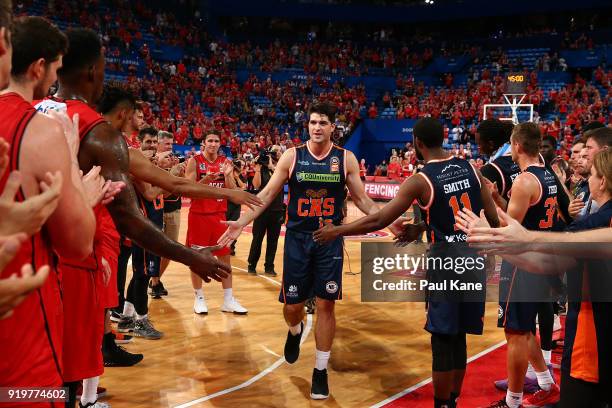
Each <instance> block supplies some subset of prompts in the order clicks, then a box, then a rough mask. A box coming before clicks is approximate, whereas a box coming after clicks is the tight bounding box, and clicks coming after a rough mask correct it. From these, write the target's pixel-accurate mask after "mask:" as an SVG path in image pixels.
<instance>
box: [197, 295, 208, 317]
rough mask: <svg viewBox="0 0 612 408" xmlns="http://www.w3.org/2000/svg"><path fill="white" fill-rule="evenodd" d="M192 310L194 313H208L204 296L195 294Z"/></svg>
mask: <svg viewBox="0 0 612 408" xmlns="http://www.w3.org/2000/svg"><path fill="white" fill-rule="evenodd" d="M193 312H194V313H195V314H208V306H207V305H206V299H204V296H196V298H195V301H194V302H193Z"/></svg>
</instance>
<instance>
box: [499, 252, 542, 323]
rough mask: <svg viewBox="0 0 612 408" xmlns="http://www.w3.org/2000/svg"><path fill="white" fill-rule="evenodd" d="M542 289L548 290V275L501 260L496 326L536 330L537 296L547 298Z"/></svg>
mask: <svg viewBox="0 0 612 408" xmlns="http://www.w3.org/2000/svg"><path fill="white" fill-rule="evenodd" d="M545 291H550V282H549V280H548V279H547V277H545V276H538V275H534V274H530V273H528V272H525V271H521V270H520V269H518V268H516V267H515V266H514V265H512V264H510V263H507V262H503V263H502V268H501V272H500V279H499V308H498V310H497V327H503V328H505V329H508V330H514V331H520V332H528V331H530V332H533V333H535V329H536V315H537V314H538V302H537V300H539V298H541V299H542V301H544V299H546V294H545V293H544V292H545ZM537 292H541V294H538V293H537Z"/></svg>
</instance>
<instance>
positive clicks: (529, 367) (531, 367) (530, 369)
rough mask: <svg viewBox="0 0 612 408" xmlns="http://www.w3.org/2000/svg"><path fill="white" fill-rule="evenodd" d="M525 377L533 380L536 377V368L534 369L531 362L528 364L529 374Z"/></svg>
mask: <svg viewBox="0 0 612 408" xmlns="http://www.w3.org/2000/svg"><path fill="white" fill-rule="evenodd" d="M525 377H528V378H531V379H532V380H535V379H536V375H535V370H534V369H533V366H532V365H531V363H529V365H528V366H527V375H526V376H525Z"/></svg>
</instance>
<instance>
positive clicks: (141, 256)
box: [132, 244, 161, 279]
mask: <svg viewBox="0 0 612 408" xmlns="http://www.w3.org/2000/svg"><path fill="white" fill-rule="evenodd" d="M160 261H161V258H160V257H159V256H157V255H155V254H154V253H153V252H149V251H147V250H145V249H143V248H141V247H139V246H138V245H135V244H132V270H133V272H134V276H135V277H137V278H141V279H142V278H145V277H149V278H156V277H159V268H160Z"/></svg>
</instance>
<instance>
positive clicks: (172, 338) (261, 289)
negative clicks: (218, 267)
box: [101, 202, 504, 407]
mask: <svg viewBox="0 0 612 408" xmlns="http://www.w3.org/2000/svg"><path fill="white" fill-rule="evenodd" d="M382 204H383V203H379V205H382ZM187 210H188V209H187V208H183V210H182V214H181V218H182V220H181V235H180V241H182V242H184V239H185V234H186V227H187ZM348 214H349V215H348V218H349V221H350V220H352V219H354V218H356V217H358V216H359V215H360V212H359V211H358V210H357V208H356V207H355V206H354V205H353V203H352V202H349V208H348ZM245 231H246V230H245ZM391 237H392V235H391V234H390V233H389V232H388V231H386V230H385V231H379V232H377V233H374V234H370V235H369V236H368V237H358V238H349V239H346V240H345V248H346V255H348V256H345V263H344V275H343V279H344V290H343V295H344V298H343V300H342V301H340V302H338V303H337V306H336V308H337V310H336V319H337V324H336V325H337V328H336V338H335V340H334V345H333V348H332V353H331V359H330V364H329V386H330V393H331V395H330V398H329V399H328V400H326V401H313V400H311V399H310V395H309V393H310V381H311V375H312V366H313V362H314V351H315V347H314V332H313V323H314V320H313V318H316V314H315V315H314V316H312V315H308V319H307V323H306V326H305V327H306V331H305V335H304V336H303V339H302V340H303V345H302V348H301V354H300V358H299V360H298V361H297V362H296V363H295V364H293V365H289V364H287V363H286V362H285V361H284V360H283V357H282V354H283V346H284V343H285V337H286V334H287V326H286V324H285V323H284V321H283V316H282V307H281V306H282V305H281V303H279V302H278V291H279V288H280V282H281V278H282V275H281V272H282V248H283V245H282V244H283V236H282V235H281V238H280V242H279V249H278V252H277V255H276V263H275V266H276V268H277V269H276V270H277V272H278V273H279V276H277V277H275V278H270V277H268V276H266V275H263V254H264V250H262V257H261V259H260V265H259V266H258V273H259V274H258V275H257V276H250V275H248V274H247V271H246V268H247V263H246V258H247V256H248V252H249V247H250V242H251V235H250V233H246V232H245V233H244V234H243V235H242V236H241V238H240V239H239V240H238V244H237V246H236V256H235V257H232V266H233V274H234V288H235V296H236V297H237V299H238V300H239V301H240V302H241V303H242V305H243V306H244V307H246V308H247V309H248V310H249V314H248V315H247V316H238V315H232V314H227V313H222V312H221V311H220V310H219V308H220V306H221V301H222V298H223V293H222V289H221V284H220V283H216V282H215V283H211V284H207V285H206V286H205V287H204V291H205V294H206V299H207V303H208V306H209V313H208V315H196V314H194V313H193V300H194V296H193V290H192V288H191V282H190V279H189V276H188V270H187V268H186V267H185V266H183V265H180V264H177V263H174V262H173V263H171V264H170V266H169V268H168V270H167V272H166V273H165V274H164V276H163V279H162V280H163V282H164V285H165V286H166V288H167V289H168V291H169V296H167V297H164V298H162V299H160V300H156V299H150V301H149V307H150V312H149V314H150V316H151V319H152V320H153V321H154V323H155V327H156V328H157V329H158V330H160V331H162V332H163V333H164V337H163V338H162V339H161V340H157V341H156V340H143V339H140V338H136V339H135V340H134V341H133V342H132V343H130V344H128V345H126V349H127V350H128V351H130V352H137V353H143V354H144V360H143V361H142V362H141V363H139V364H138V365H136V366H134V367H128V368H106V369H105V373H104V376H103V377H102V380H101V385H102V386H104V387H106V388H107V389H108V390H109V391H108V393H109V394H108V396H107V397H105V398H104V399H103V400H104V401H106V402H109V403H110V404H111V405H112V406H113V407H191V406H198V407H206V406H218V407H237V406H241V407H285V406H300V407H301V406H326V407H340V406H341V407H365V406H385V405H387V404H389V406H406V407H412V406H430V405H431V395H428V396H423V398H422V402H421V403H422V404H423V405H415V404H416V402H415V400H412V401H411V400H410V399H407V398H412V397H411V394H414V393H417V394H415V395H416V396H417V397H418V396H419V395H420V394H418V392H426V387H427V385H428V383H429V377H430V375H431V350H430V344H429V342H430V336H429V334H428V333H427V332H426V331H424V330H423V326H424V324H425V307H424V304H423V303H361V296H360V279H361V278H360V275H359V272H360V254H361V251H360V244H361V242H362V241H364V240H370V241H372V240H380V241H391V240H392V238H391ZM264 241H265V240H264ZM264 246H265V242H264ZM130 268H131V267H130ZM130 273H131V272H130V270H129V269H128V277H129V276H130ZM496 323H497V303H488V304H487V309H486V316H485V332H484V335H482V336H470V337H469V338H468V357H472V358H473V359H477V361H478V360H480V358H484V357H483V356H485V355H488V354H489V353H491V352H493V351H494V350H497V349H498V348H499V347H500V345H501V344H503V343H502V342H503V340H504V334H503V331H502V330H500V329H498V328H497V327H496ZM470 370H471V369H470V368H469V367H468V372H467V376H466V381H472V383H474V382H476V383H480V384H481V386H482V387H483V388H487V389H490V391H491V392H495V390H494V389H493V386H492V384H491V378H492V377H490V376H489V377H485V378H486V380H481V379H480V378H478V377H479V376H476V377H474V376H471V371H470ZM499 374H501V375H503V366H502V370H500V371H499ZM429 387H431V385H429ZM466 392H467V391H466ZM417 399H418V400H421V398H420V397H418V398H417Z"/></svg>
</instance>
